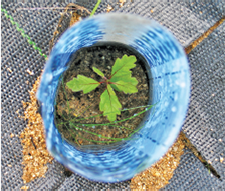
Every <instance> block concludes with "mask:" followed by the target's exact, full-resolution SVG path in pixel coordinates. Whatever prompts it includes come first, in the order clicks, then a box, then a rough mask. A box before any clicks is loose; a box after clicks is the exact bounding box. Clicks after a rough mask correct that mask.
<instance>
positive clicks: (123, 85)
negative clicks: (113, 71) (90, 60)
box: [110, 78, 138, 94]
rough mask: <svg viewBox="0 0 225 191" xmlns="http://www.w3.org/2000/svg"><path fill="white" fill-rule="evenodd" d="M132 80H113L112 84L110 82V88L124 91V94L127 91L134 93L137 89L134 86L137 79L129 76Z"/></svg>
mask: <svg viewBox="0 0 225 191" xmlns="http://www.w3.org/2000/svg"><path fill="white" fill-rule="evenodd" d="M131 79H132V80H133V81H130V82H129V81H128V82H124V81H118V82H115V83H114V84H110V85H111V87H112V88H114V89H115V90H117V91H120V92H122V91H123V92H124V93H125V94H127V93H130V94H132V93H136V92H138V89H137V88H136V85H137V83H138V81H137V80H136V78H131Z"/></svg>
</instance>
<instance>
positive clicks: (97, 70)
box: [92, 67, 104, 77]
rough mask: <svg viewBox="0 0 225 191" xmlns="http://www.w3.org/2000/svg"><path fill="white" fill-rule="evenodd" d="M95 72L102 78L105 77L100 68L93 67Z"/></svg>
mask: <svg viewBox="0 0 225 191" xmlns="http://www.w3.org/2000/svg"><path fill="white" fill-rule="evenodd" d="M92 69H93V71H94V72H95V73H96V74H98V75H99V76H102V77H104V74H103V73H102V72H101V71H100V70H99V69H98V68H95V67H92Z"/></svg>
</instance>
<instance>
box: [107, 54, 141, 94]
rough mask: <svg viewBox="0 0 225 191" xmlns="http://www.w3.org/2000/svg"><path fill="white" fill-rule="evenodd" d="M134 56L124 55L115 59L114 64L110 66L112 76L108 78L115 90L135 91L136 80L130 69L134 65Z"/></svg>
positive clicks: (136, 90)
mask: <svg viewBox="0 0 225 191" xmlns="http://www.w3.org/2000/svg"><path fill="white" fill-rule="evenodd" d="M134 62H136V57H135V56H129V57H128V56H127V55H124V56H123V58H122V59H119V58H118V59H117V60H116V63H115V65H114V66H113V67H112V72H111V74H112V76H111V78H110V80H109V82H111V83H110V85H111V87H112V88H114V89H115V90H117V91H123V92H124V93H136V92H138V89H137V88H136V86H137V84H138V81H137V79H136V78H135V77H131V71H130V69H132V68H134V67H135V66H136V65H135V64H134Z"/></svg>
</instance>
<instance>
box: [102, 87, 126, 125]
mask: <svg viewBox="0 0 225 191" xmlns="http://www.w3.org/2000/svg"><path fill="white" fill-rule="evenodd" d="M121 108H122V105H121V103H120V102H119V100H118V97H117V95H116V93H115V92H114V91H113V89H112V88H111V86H110V85H107V89H106V90H105V91H104V92H103V93H102V95H101V96H100V103H99V109H100V111H103V115H104V116H107V118H108V120H109V121H115V120H116V116H117V114H118V115H120V114H121V111H120V109H121Z"/></svg>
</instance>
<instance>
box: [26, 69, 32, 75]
mask: <svg viewBox="0 0 225 191" xmlns="http://www.w3.org/2000/svg"><path fill="white" fill-rule="evenodd" d="M26 71H27V73H28V74H30V75H34V72H33V71H30V70H29V69H27V70H26Z"/></svg>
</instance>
